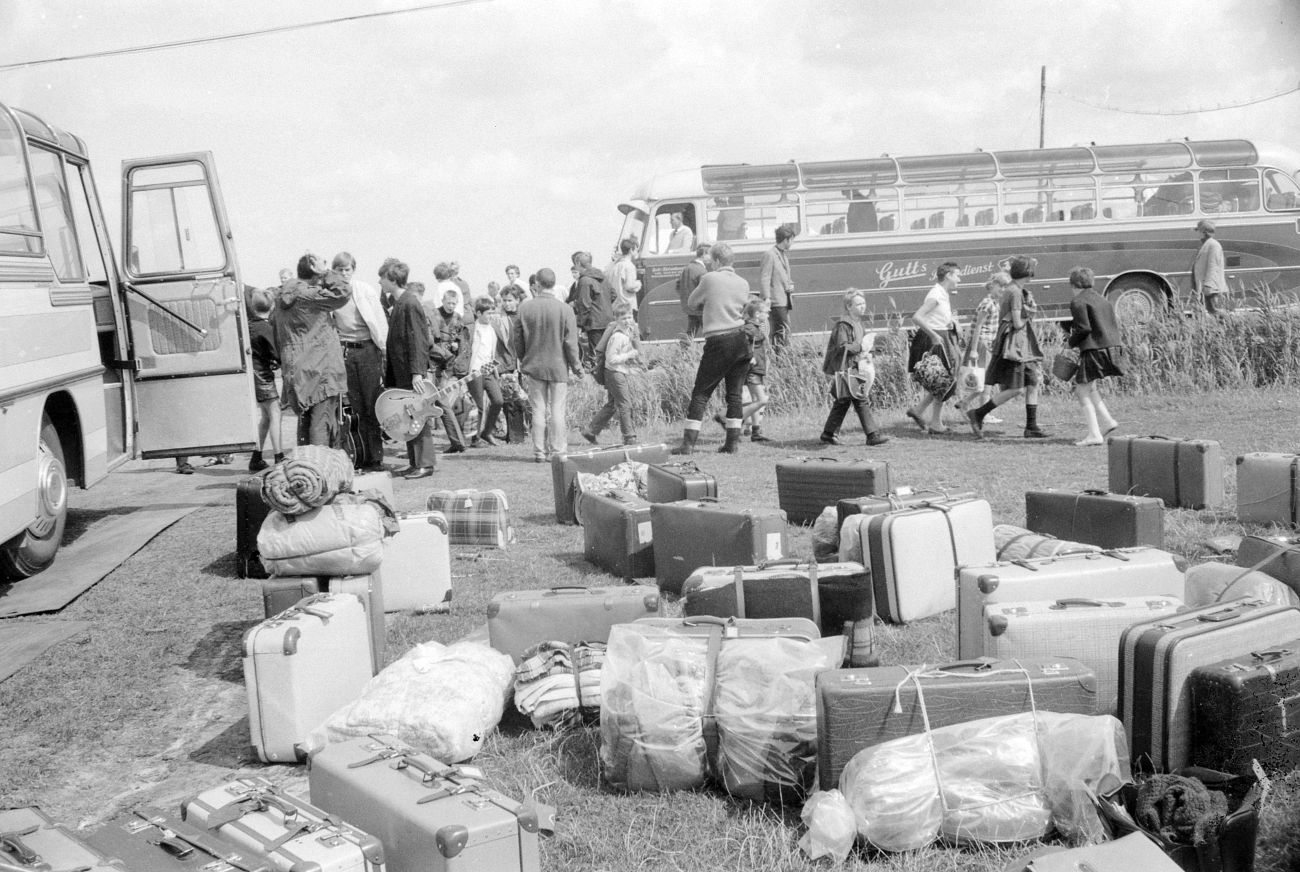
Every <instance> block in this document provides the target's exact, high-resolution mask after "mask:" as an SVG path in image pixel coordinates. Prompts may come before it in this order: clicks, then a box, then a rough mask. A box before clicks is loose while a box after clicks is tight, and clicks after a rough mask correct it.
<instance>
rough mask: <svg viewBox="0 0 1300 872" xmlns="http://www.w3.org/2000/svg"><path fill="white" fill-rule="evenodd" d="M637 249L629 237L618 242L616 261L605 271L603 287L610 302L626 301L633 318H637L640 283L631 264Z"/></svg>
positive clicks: (634, 267) (634, 242)
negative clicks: (608, 295) (620, 299)
mask: <svg viewBox="0 0 1300 872" xmlns="http://www.w3.org/2000/svg"><path fill="white" fill-rule="evenodd" d="M637 248H638V246H637V243H636V240H635V239H632V238H630V237H629V238H628V239H624V240H622V241H621V242H619V244H618V251H619V256H618V259H617V260H615V261H614V262H613V263H612V264H610V265H609V269H607V270H605V287H606V288H607V289H608V290H609V294H610V298H609V299H610V302H611V303H612V302H613V301H614V300H617V299H619V298H620V297H621V298H623V299H625V300H627V301H628V304H629V305H630V306H631V307H632V317H633V318H635V317H636V316H637V309H638V307H639V306H640V302H641V300H640V298H639V295H638V293H637V292H638V291H640V290H641V282H640V280H638V279H637V277H636V264H635V263H633V262H632V260H633V258H635V257H636V253H637Z"/></svg>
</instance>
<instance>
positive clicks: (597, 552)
mask: <svg viewBox="0 0 1300 872" xmlns="http://www.w3.org/2000/svg"><path fill="white" fill-rule="evenodd" d="M576 508H577V512H578V516H579V517H580V518H582V554H583V556H584V557H586V558H587V560H588V562H590V563H592V564H593V565H595V566H599V567H600V568H601V569H603V570H605V571H606V572H609V573H612V574H614V575H617V576H618V577H619V578H622V579H624V580H625V581H626V580H630V579H633V578H648V577H650V576H652V575H654V574H655V548H654V526H653V525H652V524H651V523H650V503H649V502H648V501H646V500H643V499H641V498H640V497H638V496H636V495H635V494H630V493H627V492H625V491H617V490H611V491H604V492H600V491H583V492H582V493H580V494H578V502H577V506H576Z"/></svg>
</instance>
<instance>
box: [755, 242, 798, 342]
mask: <svg viewBox="0 0 1300 872" xmlns="http://www.w3.org/2000/svg"><path fill="white" fill-rule="evenodd" d="M797 233H798V231H797V230H795V228H794V227H792V226H790V225H789V224H782V225H781V226H780V227H778V228H776V244H775V245H773V246H772V247H771V248H769V249H768V250H767V251H765V252H763V260H762V262H761V264H760V265H759V270H758V295H759V296H760V297H762V298H763V299H764V300H767V301H768V303H769V304H770V305H771V307H772V310H771V313H770V314H769V315H768V320H769V322H770V323H771V326H772V332H771V343H772V350H773V351H780V350H781V349H782V348H785V347H786V346H787V345H789V344H790V310H791V309H793V308H794V281H793V280H791V278H790V246H791V245H792V244H794V238H795V235H796V234H797Z"/></svg>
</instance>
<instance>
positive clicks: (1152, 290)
mask: <svg viewBox="0 0 1300 872" xmlns="http://www.w3.org/2000/svg"><path fill="white" fill-rule="evenodd" d="M1106 299H1107V300H1110V303H1111V305H1112V306H1114V307H1115V317H1116V318H1118V319H1119V322H1120V323H1121V324H1141V323H1144V322H1146V321H1150V320H1151V319H1152V318H1154V317H1155V316H1156V314H1157V313H1158V312H1163V311H1164V310H1165V309H1167V308H1169V299H1168V297H1166V296H1165V291H1164V288H1162V287H1160V285H1159V284H1158V283H1157V282H1156V281H1155V280H1154V279H1151V278H1148V277H1146V276H1127V277H1125V278H1121V279H1116V280H1115V281H1113V282H1111V283H1110V287H1108V288H1106Z"/></svg>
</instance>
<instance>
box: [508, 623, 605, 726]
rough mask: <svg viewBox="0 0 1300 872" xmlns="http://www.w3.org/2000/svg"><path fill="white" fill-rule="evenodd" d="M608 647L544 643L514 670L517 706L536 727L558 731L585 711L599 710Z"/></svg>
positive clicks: (595, 644) (588, 644)
mask: <svg viewBox="0 0 1300 872" xmlns="http://www.w3.org/2000/svg"><path fill="white" fill-rule="evenodd" d="M604 662H605V646H604V644H602V643H600V642H582V643H579V644H577V645H573V646H569V645H567V644H566V643H564V642H542V643H540V644H538V645H536V646H534V647H533V648H530V649H529V650H528V651H525V652H524V659H523V661H522V662H520V664H519V665H518V666H517V667H515V685H514V690H515V706H516V707H517V708H518V709H519V711H520V712H522V713H523V714H526V715H528V716H529V717H530V718H532V721H533V726H535V727H538V728H541V727H552V728H559V727H563V726H566V725H568V724H570V723H574V722H576V721H577V720H578V719H579V718H580V715H581V710H582V709H599V708H600V672H601V666H602V665H603V664H604Z"/></svg>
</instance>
